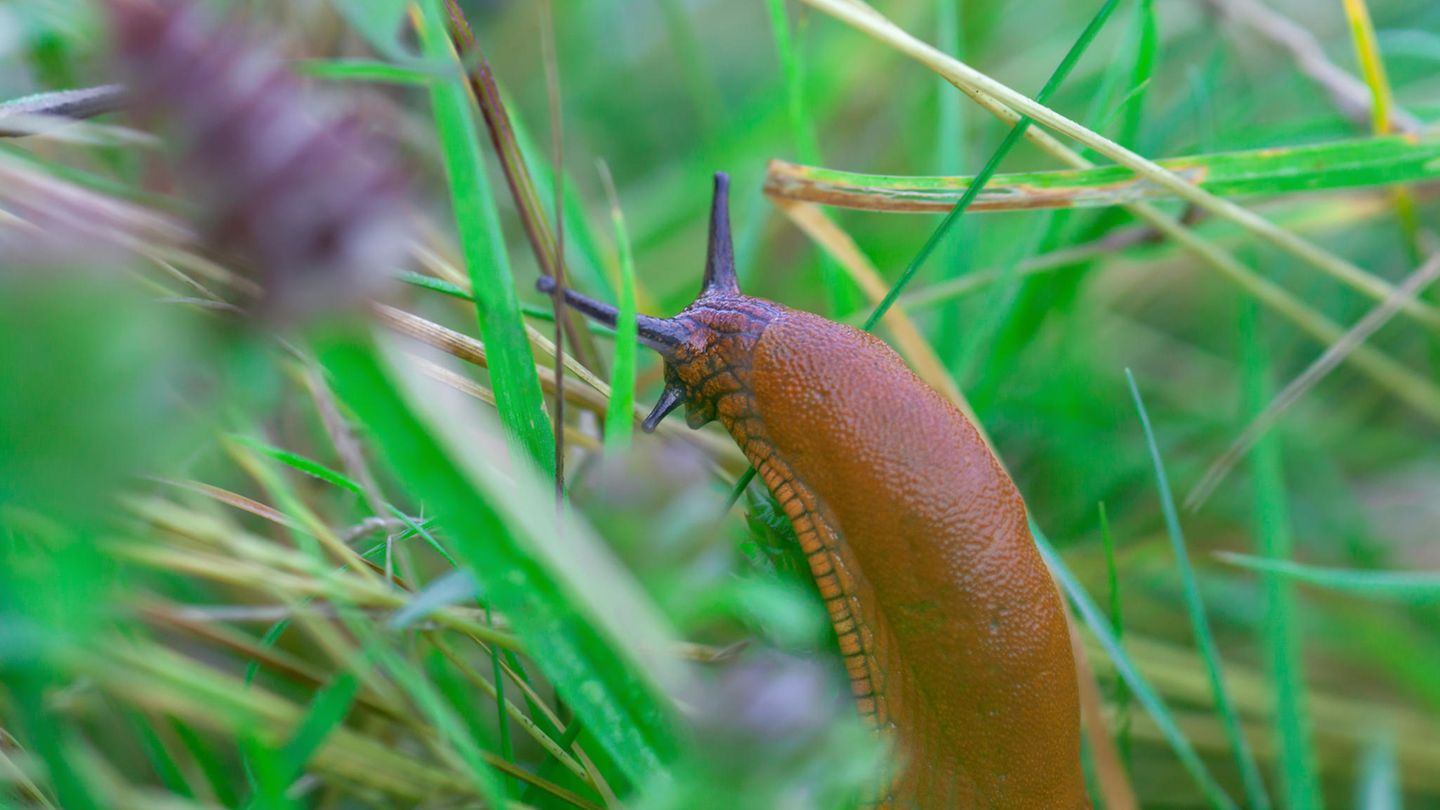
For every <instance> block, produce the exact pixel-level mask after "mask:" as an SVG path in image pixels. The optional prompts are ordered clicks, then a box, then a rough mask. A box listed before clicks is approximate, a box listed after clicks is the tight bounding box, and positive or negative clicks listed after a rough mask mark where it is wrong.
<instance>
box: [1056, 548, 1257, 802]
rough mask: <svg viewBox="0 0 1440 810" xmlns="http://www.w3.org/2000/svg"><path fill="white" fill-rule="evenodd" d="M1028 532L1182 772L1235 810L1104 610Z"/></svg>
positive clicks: (1209, 796) (1210, 796)
mask: <svg viewBox="0 0 1440 810" xmlns="http://www.w3.org/2000/svg"><path fill="white" fill-rule="evenodd" d="M1030 533H1031V534H1032V535H1034V537H1035V545H1036V546H1037V547H1039V549H1040V556H1042V557H1044V558H1045V562H1046V564H1047V565H1049V567H1050V571H1051V572H1052V573H1054V575H1055V578H1056V579H1057V580H1059V581H1060V587H1061V589H1062V590H1064V591H1065V595H1066V596H1068V597H1069V598H1070V604H1072V605H1074V606H1075V610H1076V612H1078V613H1079V614H1080V618H1081V619H1083V620H1084V621H1085V626H1087V627H1089V628H1090V632H1091V633H1094V634H1095V638H1096V639H1098V640H1099V642H1100V646H1101V647H1103V648H1104V649H1105V653H1106V655H1108V656H1109V657H1110V660H1111V661H1112V662H1114V664H1115V671H1116V672H1118V673H1119V674H1120V677H1121V678H1123V679H1125V683H1126V684H1128V685H1129V686H1130V691H1131V692H1132V693H1133V694H1134V695H1135V700H1136V701H1137V702H1138V703H1139V704H1140V705H1141V706H1144V707H1145V711H1146V712H1148V713H1149V715H1150V719H1151V720H1154V721H1155V725H1156V727H1158V728H1159V729H1160V734H1161V735H1162V736H1163V737H1164V738H1165V741H1166V742H1168V743H1169V744H1170V748H1171V750H1173V751H1174V752H1175V756H1176V757H1178V758H1179V760H1180V764H1181V765H1182V766H1184V768H1185V770H1186V772H1188V773H1189V774H1190V776H1191V778H1193V779H1194V780H1195V783H1196V784H1197V785H1199V786H1200V790H1201V792H1203V793H1204V794H1205V798H1206V799H1207V800H1209V802H1210V806H1212V807H1216V808H1221V810H1237V808H1236V805H1235V802H1234V801H1233V800H1231V798H1230V796H1229V795H1227V794H1226V793H1225V788H1223V787H1221V786H1220V783H1219V782H1217V781H1216V780H1215V777H1214V775H1212V774H1211V773H1210V769H1209V768H1207V767H1205V762H1204V760H1202V759H1200V755H1199V754H1198V753H1196V751H1195V746H1194V745H1192V744H1191V743H1190V739H1189V738H1188V737H1186V736H1185V732H1184V730H1183V729H1181V728H1180V724H1179V723H1178V722H1177V721H1176V720H1175V715H1174V714H1172V713H1171V712H1170V707H1169V706H1167V705H1165V701H1164V699H1163V698H1161V697H1160V695H1159V694H1157V693H1156V691H1155V689H1154V688H1153V687H1151V686H1150V682H1149V681H1147V680H1145V676H1143V675H1141V674H1140V670H1138V669H1136V668H1135V662H1134V661H1133V660H1131V658H1130V654H1129V653H1127V652H1125V648H1124V647H1123V646H1121V644H1120V640H1119V639H1117V638H1116V637H1115V633H1114V632H1113V631H1111V629H1110V620H1109V619H1107V618H1106V616H1105V612H1104V611H1103V610H1101V609H1100V606H1099V605H1097V604H1095V600H1093V599H1091V598H1090V594H1088V593H1086V591H1085V586H1084V585H1081V584H1080V580H1079V579H1077V578H1076V577H1075V574H1074V573H1073V572H1072V571H1071V570H1070V569H1069V568H1068V567H1067V566H1066V565H1065V560H1064V559H1063V558H1061V556H1060V553H1059V552H1057V551H1056V550H1055V547H1054V546H1052V545H1051V544H1050V540H1049V539H1048V538H1046V536H1045V533H1044V532H1042V531H1041V530H1040V527H1039V526H1037V525H1035V521H1034V520H1031V521H1030Z"/></svg>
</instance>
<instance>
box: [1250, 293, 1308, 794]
mask: <svg viewBox="0 0 1440 810" xmlns="http://www.w3.org/2000/svg"><path fill="white" fill-rule="evenodd" d="M1242 316H1243V320H1242V322H1241V325H1240V332H1241V340H1242V346H1243V350H1244V357H1243V359H1242V366H1243V367H1244V372H1245V378H1244V393H1245V400H1246V402H1245V410H1246V412H1248V413H1256V412H1258V411H1261V410H1262V409H1263V408H1264V407H1265V402H1266V401H1267V400H1268V399H1270V390H1269V389H1270V381H1269V378H1270V366H1269V359H1268V358H1267V357H1266V356H1265V349H1264V344H1263V343H1262V342H1261V339H1260V335H1259V329H1258V321H1259V318H1258V314H1257V313H1256V311H1255V307H1254V306H1253V305H1251V306H1247V307H1245V308H1244V309H1243V310H1242ZM1283 463H1284V462H1283V458H1282V456H1281V446H1280V437H1278V436H1275V435H1273V434H1272V435H1269V436H1267V437H1265V438H1263V439H1261V440H1260V442H1259V443H1258V444H1257V445H1256V447H1255V452H1254V456H1253V458H1252V460H1251V465H1252V469H1253V476H1254V484H1253V491H1254V496H1253V500H1254V526H1255V529H1254V531H1255V534H1256V536H1257V541H1258V542H1257V545H1258V546H1259V551H1260V553H1261V555H1263V556H1264V557H1265V559H1267V560H1275V561H1281V562H1284V561H1288V560H1289V559H1290V554H1291V550H1292V547H1293V545H1294V535H1293V531H1292V529H1291V525H1290V506H1289V503H1288V500H1289V499H1288V497H1287V496H1286V492H1285V471H1284V467H1283ZM1263 582H1264V588H1265V608H1264V610H1265V622H1264V623H1263V624H1262V628H1261V631H1260V635H1261V641H1262V642H1263V643H1264V645H1265V651H1266V657H1267V659H1268V661H1267V663H1268V665H1269V673H1270V679H1271V682H1272V683H1273V684H1274V695H1275V697H1274V704H1275V710H1274V714H1273V717H1274V719H1273V720H1272V723H1273V725H1274V734H1275V738H1276V739H1277V740H1279V742H1280V745H1279V748H1280V791H1281V794H1282V795H1283V796H1284V802H1283V806H1285V807H1291V808H1300V807H1321V806H1323V799H1322V797H1321V793H1320V780H1319V777H1318V774H1316V772H1315V752H1314V750H1313V748H1312V746H1311V742H1310V733H1309V730H1308V729H1307V728H1306V718H1307V717H1308V713H1307V711H1306V699H1305V675H1304V669H1303V664H1304V658H1303V654H1302V650H1301V647H1300V635H1299V628H1298V627H1297V626H1296V624H1295V622H1294V615H1295V597H1294V593H1293V588H1292V587H1291V585H1290V583H1289V582H1288V581H1286V580H1285V579H1284V578H1283V577H1281V576H1279V575H1278V574H1276V573H1274V572H1269V573H1266V574H1264V575H1263Z"/></svg>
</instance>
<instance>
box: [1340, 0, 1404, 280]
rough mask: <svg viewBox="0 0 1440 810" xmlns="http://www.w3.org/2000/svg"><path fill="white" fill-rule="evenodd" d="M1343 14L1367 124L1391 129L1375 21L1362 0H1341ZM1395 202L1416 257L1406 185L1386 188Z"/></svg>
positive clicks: (1390, 95) (1390, 100) (1379, 130)
mask: <svg viewBox="0 0 1440 810" xmlns="http://www.w3.org/2000/svg"><path fill="white" fill-rule="evenodd" d="M1344 6H1345V18H1346V20H1347V21H1348V22H1349V23H1350V37H1351V39H1352V40H1353V41H1354V43H1355V55H1356V57H1357V58H1358V59H1359V61H1360V75H1362V76H1364V77H1365V85H1366V86H1367V87H1369V88H1370V128H1371V131H1373V132H1374V133H1375V134H1376V135H1384V134H1386V133H1388V132H1392V131H1393V128H1392V125H1391V119H1392V116H1393V115H1394V108H1395V94H1394V92H1393V91H1391V89H1390V79H1389V77H1388V76H1386V74H1385V60H1384V59H1382V58H1381V55H1380V45H1379V43H1377V42H1376V41H1375V24H1374V23H1373V22H1371V20H1370V8H1369V6H1367V5H1366V3H1365V0H1344ZM1390 196H1391V197H1392V198H1393V199H1394V202H1395V213H1396V215H1397V217H1398V218H1399V220H1400V227H1401V229H1402V230H1404V232H1405V240H1406V243H1407V244H1408V245H1410V249H1411V250H1410V254H1411V258H1412V259H1415V260H1418V259H1419V257H1420V238H1419V237H1420V223H1419V221H1418V219H1417V218H1416V213H1415V198H1414V196H1413V195H1411V194H1410V191H1409V189H1406V188H1397V189H1394V190H1393V191H1391V192H1390Z"/></svg>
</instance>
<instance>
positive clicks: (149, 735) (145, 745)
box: [125, 711, 195, 799]
mask: <svg viewBox="0 0 1440 810" xmlns="http://www.w3.org/2000/svg"><path fill="white" fill-rule="evenodd" d="M125 715H126V719H127V720H129V721H130V726H131V728H133V729H134V731H135V736H136V737H138V738H139V739H140V750H141V751H143V752H144V753H145V758H146V759H148V760H149V761H150V766H151V767H152V768H154V769H155V775H156V776H158V777H159V778H160V784H162V785H164V786H165V789H166V790H168V791H170V792H171V793H173V794H175V795H176V796H184V797H185V798H187V799H193V798H195V791H194V789H193V788H191V787H190V783H189V782H188V781H186V779H185V773H184V772H183V771H181V770H180V766H179V764H177V763H176V762H175V758H174V757H173V756H171V755H170V750H169V749H168V748H166V747H165V741H164V740H162V739H160V735H159V734H158V733H156V731H155V729H154V727H153V726H151V725H150V720H149V718H147V717H145V716H144V715H143V714H140V713H139V712H135V711H126V712H125Z"/></svg>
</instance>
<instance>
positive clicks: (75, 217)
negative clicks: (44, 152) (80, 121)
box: [0, 155, 193, 259]
mask: <svg viewBox="0 0 1440 810" xmlns="http://www.w3.org/2000/svg"><path fill="white" fill-rule="evenodd" d="M0 210H3V211H5V212H6V213H8V214H9V215H10V216H9V217H8V219H9V222H8V223H3V225H4V227H5V229H7V230H8V229H14V231H15V234H14V236H7V235H6V234H5V233H4V230H0V254H4V255H8V256H10V257H11V258H12V259H13V258H14V252H13V251H15V250H17V249H19V250H22V251H25V252H26V253H33V252H38V251H46V252H52V253H58V254H59V255H61V256H68V255H74V254H79V255H98V254H99V253H100V252H101V251H104V250H106V249H107V248H111V247H114V248H120V249H122V250H125V251H129V252H132V253H136V254H143V253H146V252H149V251H154V250H158V249H160V248H162V247H167V246H168V247H173V246H176V245H183V244H186V243H188V242H190V241H191V240H192V239H193V234H192V233H191V232H190V230H189V229H188V228H186V227H185V226H183V225H181V224H180V223H179V222H177V221H175V220H174V219H171V218H170V217H167V216H164V215H163V214H159V213H156V212H155V211H152V210H150V209H148V208H144V207H141V206H138V205H134V204H132V203H128V202H123V201H121V200H117V199H114V198H113V197H109V196H106V195H104V194H100V193H98V192H95V191H91V190H89V189H85V188H81V187H80V186H77V185H74V184H73V183H69V182H66V181H64V180H60V179H58V178H56V177H53V176H51V175H49V174H45V173H42V172H40V171H37V170H35V169H33V168H31V167H29V166H27V165H25V163H24V162H22V161H21V160H19V159H17V158H15V157H12V156H9V155H0ZM77 246H83V247H77Z"/></svg>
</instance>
